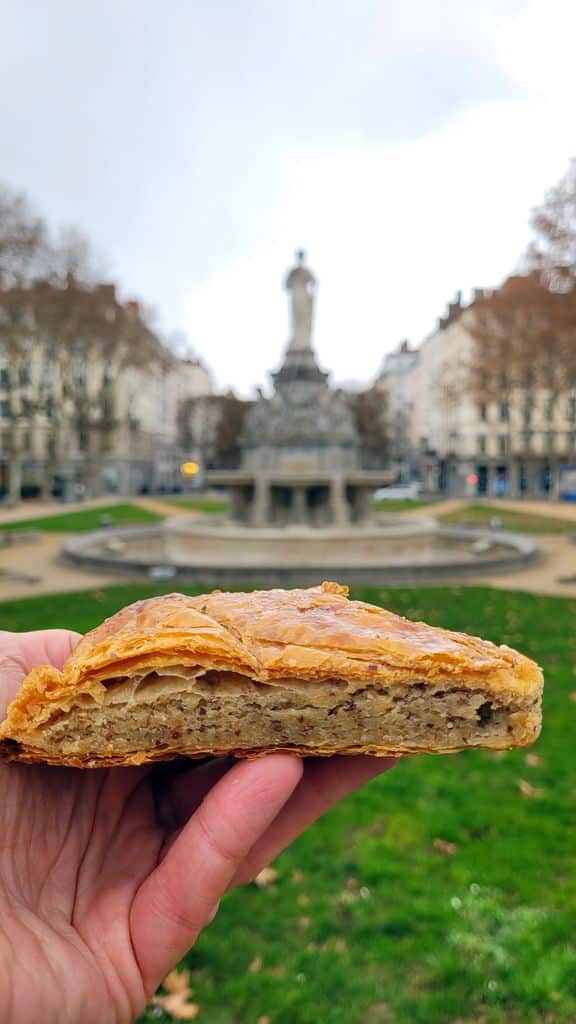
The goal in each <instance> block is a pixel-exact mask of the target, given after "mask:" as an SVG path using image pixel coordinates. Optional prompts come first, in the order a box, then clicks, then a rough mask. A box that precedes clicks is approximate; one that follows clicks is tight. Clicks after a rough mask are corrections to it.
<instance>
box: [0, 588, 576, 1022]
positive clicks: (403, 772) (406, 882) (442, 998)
mask: <svg viewBox="0 0 576 1024" xmlns="http://www.w3.org/2000/svg"><path fill="white" fill-rule="evenodd" d="M166 589H171V588H169V587H168V588H166V587H163V588H161V587H156V588H154V587H150V586H140V585H134V586H123V587H117V588H113V589H107V590H99V591H95V592H91V593H86V594H74V595H70V594H61V595H60V594H59V595H55V596H50V597H49V598H32V599H29V600H26V601H12V602H8V603H5V604H3V605H0V619H1V623H2V628H3V629H33V628H37V627H38V626H39V625H40V624H42V625H43V626H69V627H74V628H77V629H80V630H85V629H87V628H89V627H90V626H92V625H94V624H95V623H97V622H98V621H100V620H101V618H102V617H103V616H104V615H109V614H111V613H112V612H113V611H114V610H115V609H117V608H118V607H120V606H121V605H123V604H124V603H126V602H127V601H130V600H135V599H137V598H139V597H142V596H144V595H146V594H147V595H151V594H153V593H160V592H162V591H164V590H166ZM355 596H361V597H363V598H365V599H367V600H370V601H373V602H377V603H382V604H384V605H386V606H388V607H390V608H393V609H395V610H396V611H399V612H401V613H402V614H406V615H408V616H409V617H411V618H416V619H419V618H422V619H425V620H427V621H429V622H432V623H436V624H442V625H444V626H449V627H453V628H455V629H459V630H466V631H470V632H472V633H479V634H483V635H485V636H486V637H489V638H491V639H493V640H495V641H497V642H506V643H508V644H511V645H517V646H518V647H520V648H521V649H522V650H524V651H525V652H526V653H528V654H530V655H532V656H533V657H535V658H536V659H537V660H538V661H539V662H540V663H541V664H542V665H543V666H544V668H545V670H546V675H547V689H546V695H545V726H544V731H543V735H542V738H541V739H540V740H539V741H538V743H537V744H536V745H535V747H533V748H532V750H531V751H530V754H529V756H528V757H527V754H526V752H524V751H515V752H508V753H492V754H490V753H482V752H476V753H473V752H467V753H464V754H459V755H456V756H443V757H442V756H441V757H433V756H430V757H424V756H423V757H415V758H406V759H404V761H403V762H401V763H400V764H399V765H398V766H397V767H396V768H395V769H394V770H393V771H391V772H390V773H388V774H387V775H386V776H383V777H382V778H380V779H378V780H375V781H374V782H372V783H371V784H370V785H369V786H367V787H366V788H365V789H363V790H362V791H361V792H359V793H357V794H356V795H355V796H354V797H351V798H350V799H348V800H347V801H345V802H344V803H343V804H342V805H341V806H339V807H337V808H335V809H334V810H333V811H331V812H330V813H329V814H328V815H327V816H326V817H325V818H324V819H322V821H321V822H319V823H318V824H317V825H316V826H315V827H314V828H313V829H312V830H311V831H310V832H309V833H308V834H307V835H305V836H303V837H302V838H301V839H300V840H299V841H298V842H297V843H295V845H294V846H293V847H292V848H291V849H290V850H289V851H287V852H286V853H284V854H283V855H282V856H281V857H280V858H279V859H278V861H277V863H276V868H277V870H278V878H277V880H276V882H275V883H274V884H272V885H270V886H268V887H267V888H262V889H259V888H257V887H256V886H254V885H251V886H249V887H247V888H245V889H243V890H242V891H239V892H235V893H233V894H231V895H230V896H228V897H226V899H225V900H224V903H223V906H222V909H221V910H220V913H219V915H218V917H217V918H216V920H215V921H214V923H213V924H212V925H211V926H210V928H209V929H208V930H207V931H206V932H205V934H204V935H203V936H202V937H201V938H200V940H199V942H198V944H197V946H196V947H195V949H194V950H193V951H192V952H190V953H189V954H188V956H187V957H186V959H185V963H186V966H187V967H188V969H189V970H190V971H191V984H192V986H193V989H194V994H193V999H194V1001H195V1002H197V1003H198V1004H199V1006H200V1008H201V1010H200V1016H199V1018H198V1019H199V1021H205V1022H206V1024H257V1022H258V1021H259V1020H262V1021H264V1020H265V1021H269V1024H388V1022H391V1021H392V1022H398V1024H504V1022H506V1024H536V1022H546V1024H555V1022H558V1021H574V1020H576V932H575V922H576V825H575V804H576V776H575V773H574V731H575V730H574V722H575V719H576V703H575V699H574V695H575V693H576V628H575V627H576V601H574V600H568V599H564V598H553V597H538V596H532V595H527V594H522V593H513V592H505V591H493V590H490V589H489V588H474V589H472V588H463V587H462V588H459V587H449V588H426V589H423V590H420V591H419V590H415V589H393V590H389V591H386V590H373V591H368V590H365V591H362V592H357V593H356V595H355ZM170 1019H171V1018H169V1017H168V1016H166V1015H163V1013H162V1012H159V1011H158V1010H157V1009H154V1010H152V1009H149V1010H148V1011H146V1013H145V1014H144V1015H143V1017H142V1018H141V1021H142V1022H144V1021H146V1022H150V1024H152V1022H153V1021H154V1022H156V1024H158V1022H161V1024H162V1022H168V1021H169V1020H170Z"/></svg>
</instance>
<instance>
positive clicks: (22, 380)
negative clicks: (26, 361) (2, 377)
mask: <svg viewBox="0 0 576 1024" xmlns="http://www.w3.org/2000/svg"><path fill="white" fill-rule="evenodd" d="M18 383H19V385H20V387H21V388H27V387H28V385H29V384H30V367H29V366H21V367H20V369H19V371H18Z"/></svg>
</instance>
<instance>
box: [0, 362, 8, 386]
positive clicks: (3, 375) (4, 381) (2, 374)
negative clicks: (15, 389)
mask: <svg viewBox="0 0 576 1024" xmlns="http://www.w3.org/2000/svg"><path fill="white" fill-rule="evenodd" d="M9 387H10V371H9V370H7V369H6V367H5V366H3V367H2V369H1V370H0V388H1V389H2V390H3V391H7V390H8V388H9Z"/></svg>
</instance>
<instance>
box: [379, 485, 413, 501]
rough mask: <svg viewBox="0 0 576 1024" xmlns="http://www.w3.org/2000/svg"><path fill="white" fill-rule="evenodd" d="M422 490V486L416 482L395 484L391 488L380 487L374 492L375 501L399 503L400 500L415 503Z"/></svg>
mask: <svg viewBox="0 0 576 1024" xmlns="http://www.w3.org/2000/svg"><path fill="white" fill-rule="evenodd" d="M421 490H422V484H421V483H418V481H417V480H414V481H413V482H412V483H410V484H395V485H393V486H391V487H379V488H378V490H377V491H374V499H375V501H398V499H400V500H402V499H404V500H406V499H407V500H409V501H415V500H416V498H417V497H418V495H419V494H420V491H421Z"/></svg>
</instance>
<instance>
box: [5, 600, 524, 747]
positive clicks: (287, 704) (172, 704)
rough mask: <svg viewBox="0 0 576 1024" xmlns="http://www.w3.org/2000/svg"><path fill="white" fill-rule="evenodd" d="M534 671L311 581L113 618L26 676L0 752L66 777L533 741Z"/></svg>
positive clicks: (168, 603)
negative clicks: (205, 760)
mask: <svg viewBox="0 0 576 1024" xmlns="http://www.w3.org/2000/svg"><path fill="white" fill-rule="evenodd" d="M541 693H542V673H541V671H540V669H539V668H538V666H537V665H536V664H535V663H534V662H533V661H531V660H530V659H528V658H526V657H524V656H523V655H522V654H519V653H518V652H516V651H514V650H512V649H511V648H509V647H504V646H502V647H497V646H495V645H494V644H492V643H490V642H488V641H485V640H481V639H478V638H477V637H472V636H467V635H464V634H460V633H454V632H449V631H447V630H444V629H439V628H435V627H431V626H427V625H425V624H424V623H420V622H411V621H409V620H407V619H404V618H401V617H400V616H398V615H395V614H393V613H392V612H389V611H385V610H384V609H382V608H379V607H376V606H373V605H370V604H366V603H364V602H362V601H351V600H349V599H348V596H347V588H345V587H341V586H340V585H338V584H337V583H323V584H322V585H321V586H318V587H312V588H309V589H305V590H268V591H254V592H252V593H220V592H218V591H215V592H214V593H212V594H206V595H202V596H196V597H187V596H185V595H183V594H170V595H167V596H165V597H157V598H151V599H150V600H147V601H139V602H137V603H136V604H132V605H129V606H128V607H126V608H123V609H122V610H121V611H119V612H118V613H117V614H116V615H113V616H112V617H111V618H110V619H107V620H106V621H105V622H103V623H102V624H101V625H100V626H98V627H97V628H96V629H94V630H92V631H91V632H90V633H88V634H87V635H86V636H85V637H84V638H83V639H82V640H81V641H80V643H79V644H78V646H77V647H76V649H75V650H74V652H73V653H72V655H71V656H70V658H69V659H68V661H67V662H66V664H65V665H64V668H63V669H62V671H58V670H57V669H55V668H53V667H50V666H46V665H45V666H41V667H40V668H36V669H34V670H33V671H32V672H31V673H30V675H29V676H28V677H27V679H26V680H25V681H24V683H23V685H22V688H21V690H20V692H19V693H18V695H17V697H16V699H15V700H14V701H13V702H12V704H11V705H10V708H9V710H8V716H7V719H6V721H5V723H4V724H3V725H2V727H0V756H1V757H3V758H5V759H11V760H19V761H23V762H36V761H43V762H47V763H52V764H68V765H74V766H77V767H98V766H106V765H120V764H124V765H126V764H142V763H145V762H148V761H158V760H166V759H170V758H172V757H176V756H180V755H184V756H189V757H206V756H210V755H217V754H234V755H236V756H248V757H254V756H259V755H262V754H265V753H269V752H271V751H279V750H283V751H290V752H292V753H295V754H298V755H302V756H304V755H315V756H318V755H330V754H335V753H346V754H357V753H371V754H376V755H381V756H385V755H389V754H391V753H415V752H430V753H435V752H451V751H456V750H459V749H463V748H464V747H467V746H476V747H477V746H483V747H495V748H502V747H511V746H523V745H526V744H528V743H531V742H532V741H533V740H534V739H535V738H536V737H537V735H538V733H539V730H540V700H541Z"/></svg>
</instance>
